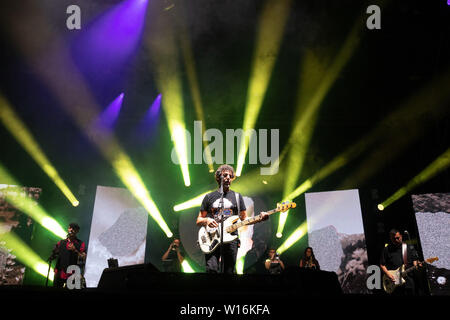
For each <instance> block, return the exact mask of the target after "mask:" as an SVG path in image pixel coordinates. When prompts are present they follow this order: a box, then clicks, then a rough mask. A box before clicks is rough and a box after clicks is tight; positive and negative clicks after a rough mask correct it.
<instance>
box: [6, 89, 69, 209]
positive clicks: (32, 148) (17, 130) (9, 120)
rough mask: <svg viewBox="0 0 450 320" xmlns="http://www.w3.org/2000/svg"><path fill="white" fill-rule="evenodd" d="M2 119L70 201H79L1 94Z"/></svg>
mask: <svg viewBox="0 0 450 320" xmlns="http://www.w3.org/2000/svg"><path fill="white" fill-rule="evenodd" d="M0 120H1V122H2V123H3V125H4V126H5V127H6V129H8V131H9V132H10V133H11V135H12V136H13V137H14V138H15V139H16V140H17V142H18V143H19V144H20V145H21V146H22V147H23V148H24V149H25V151H27V153H28V154H29V155H30V156H31V157H32V158H33V159H34V161H36V163H37V164H38V165H39V166H40V167H41V169H42V170H43V171H44V172H45V173H46V174H47V176H48V177H49V178H50V179H51V180H52V181H53V182H54V183H55V185H56V186H57V187H58V188H59V190H61V192H62V193H63V194H64V195H65V196H66V198H67V199H68V200H69V201H70V203H74V202H75V201H78V200H77V199H76V197H75V196H74V195H73V193H72V191H70V189H69V187H68V186H67V185H66V183H65V182H64V181H63V179H62V178H61V177H60V175H59V173H58V172H57V171H56V169H55V168H54V167H53V165H52V164H51V163H50V161H49V160H48V158H47V156H46V155H45V153H44V152H43V151H42V149H41V147H40V146H39V144H38V143H37V142H36V140H35V139H34V138H33V136H32V134H31V132H30V131H29V130H28V128H27V127H26V125H25V124H24V123H23V122H22V120H21V119H20V118H19V116H18V115H17V114H16V113H15V112H14V110H13V109H12V107H11V106H10V104H9V103H8V101H6V99H5V98H4V97H3V96H2V95H0Z"/></svg>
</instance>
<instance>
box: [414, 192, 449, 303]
mask: <svg viewBox="0 0 450 320" xmlns="http://www.w3.org/2000/svg"><path fill="white" fill-rule="evenodd" d="M412 201H413V207H414V212H415V214H416V222H417V228H418V230H419V237H420V243H421V246H422V252H423V256H424V258H425V259H428V258H431V257H438V258H439V260H438V261H436V262H434V263H433V264H428V265H427V267H426V268H427V269H426V270H427V278H428V282H429V284H430V290H431V294H432V295H450V229H449V226H450V193H430V194H420V195H412Z"/></svg>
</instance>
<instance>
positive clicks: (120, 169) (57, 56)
mask: <svg viewBox="0 0 450 320" xmlns="http://www.w3.org/2000/svg"><path fill="white" fill-rule="evenodd" d="M16 9H17V11H16V12H15V13H17V14H15V15H14V19H12V18H11V16H10V15H2V18H4V19H2V20H0V21H1V22H4V23H7V24H8V26H9V27H8V31H9V33H10V36H11V38H12V39H14V40H15V45H17V47H18V50H19V51H20V52H21V53H22V54H23V55H24V56H25V58H26V59H27V61H28V63H29V64H30V66H31V67H32V68H33V70H34V71H35V72H36V74H38V75H39V76H40V77H41V79H42V80H43V81H44V83H46V85H47V86H48V87H49V89H50V90H51V91H52V93H53V94H54V95H55V97H56V98H57V99H58V102H59V105H60V106H61V107H62V108H63V109H64V110H65V111H66V112H67V114H68V115H70V116H71V117H72V118H73V119H74V121H75V123H76V125H77V126H78V127H79V128H80V130H81V131H82V132H83V133H84V134H85V135H86V136H87V137H88V138H89V139H90V140H91V141H92V142H93V143H94V145H95V146H96V147H97V148H98V149H99V150H100V152H101V154H102V155H103V156H104V157H105V159H106V160H107V161H108V162H109V163H111V165H112V166H113V168H114V172H115V173H116V174H117V175H118V177H119V178H120V180H121V181H122V182H123V183H124V185H125V186H126V187H127V188H131V189H130V192H131V193H132V194H133V195H134V196H135V197H136V199H137V200H138V201H139V202H140V203H141V204H142V205H143V206H144V208H145V209H146V210H147V212H148V213H149V214H150V216H151V217H152V218H153V219H155V221H156V222H157V223H158V225H159V226H160V227H161V229H162V230H163V231H164V232H165V233H166V235H167V236H168V237H171V236H172V235H173V234H172V232H171V231H170V229H169V228H168V226H167V224H166V223H165V222H164V219H163V218H162V216H161V213H160V212H159V210H158V208H157V207H156V204H155V203H154V201H153V199H152V198H151V196H150V192H149V191H148V190H147V189H146V187H145V185H144V183H143V182H142V179H141V177H140V175H139V173H138V172H137V170H136V168H135V167H134V165H133V163H132V162H131V160H130V159H129V157H128V156H127V155H126V153H125V152H124V150H123V149H122V148H121V146H120V145H119V143H118V142H117V140H116V139H115V137H114V136H113V134H112V132H111V131H108V130H100V129H98V128H96V127H95V126H92V123H94V122H95V120H96V119H98V117H99V115H100V110H101V109H100V107H99V106H98V104H97V103H96V101H95V100H96V99H95V98H94V97H93V95H92V93H91V91H90V89H89V87H88V86H87V85H86V83H85V81H84V78H83V76H82V74H81V73H80V72H79V70H78V68H77V67H76V66H75V64H74V62H73V60H72V57H71V54H70V52H69V50H68V48H67V46H66V44H65V42H64V41H63V40H62V38H61V35H60V34H59V33H58V32H57V31H55V29H54V28H51V27H50V25H49V24H48V21H46V20H45V18H44V17H45V15H44V14H43V12H42V8H40V7H39V6H37V5H36V4H34V3H33V2H30V3H29V4H28V5H27V6H26V8H25V7H24V8H19V7H16ZM19 9H20V10H19ZM2 13H3V12H0V14H2ZM24 21H33V23H32V24H29V23H24ZM36 30H38V31H36ZM36 32H38V36H34V37H29V36H28V35H29V34H35V33H36ZM36 39H39V41H36ZM44 53H45V54H44ZM67 75H70V77H68V76H67Z"/></svg>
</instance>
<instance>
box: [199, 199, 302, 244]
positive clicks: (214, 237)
mask: <svg viewBox="0 0 450 320" xmlns="http://www.w3.org/2000/svg"><path fill="white" fill-rule="evenodd" d="M296 206H297V205H296V203H295V202H290V201H286V202H283V203H278V204H277V208H276V209H273V210H270V211H267V212H266V213H267V215H271V214H274V213H275V212H280V211H281V212H285V211H287V210H289V209H290V208H295V207H296ZM261 221H262V218H261V215H260V214H259V215H257V216H255V217H251V218H248V219H245V220H242V221H240V219H239V216H236V215H234V216H231V217H228V218H227V219H226V220H224V221H223V231H224V232H223V243H229V242H231V241H233V240H234V239H236V238H237V237H238V235H237V234H232V233H233V232H234V231H236V230H237V229H239V228H240V227H243V226H246V225H248V224H251V223H255V222H261ZM198 244H199V246H200V249H201V250H202V251H203V252H204V253H211V252H213V251H214V250H216V248H217V247H218V246H219V244H220V225H219V227H216V228H211V227H208V226H206V227H201V228H200V230H199V231H198Z"/></svg>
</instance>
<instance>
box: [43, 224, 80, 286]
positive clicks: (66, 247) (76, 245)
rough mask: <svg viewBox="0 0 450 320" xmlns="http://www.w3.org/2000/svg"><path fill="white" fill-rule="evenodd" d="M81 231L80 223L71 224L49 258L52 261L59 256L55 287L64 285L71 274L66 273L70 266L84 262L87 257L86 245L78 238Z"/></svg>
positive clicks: (54, 281)
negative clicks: (64, 237) (65, 235)
mask: <svg viewBox="0 0 450 320" xmlns="http://www.w3.org/2000/svg"><path fill="white" fill-rule="evenodd" d="M79 231H80V226H79V225H78V224H76V223H71V224H69V227H68V228H67V237H66V239H64V240H60V241H58V243H57V244H56V245H55V247H54V249H53V252H52V255H51V257H50V258H49V260H50V261H51V260H53V259H55V258H56V257H58V259H57V260H56V266H55V277H54V280H53V286H55V287H64V285H65V284H66V281H67V278H68V277H69V276H70V274H67V273H66V272H67V267H68V266H70V265H80V264H83V262H84V260H85V259H86V245H85V243H84V242H83V241H81V240H80V239H78V238H77V233H78V232H79Z"/></svg>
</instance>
